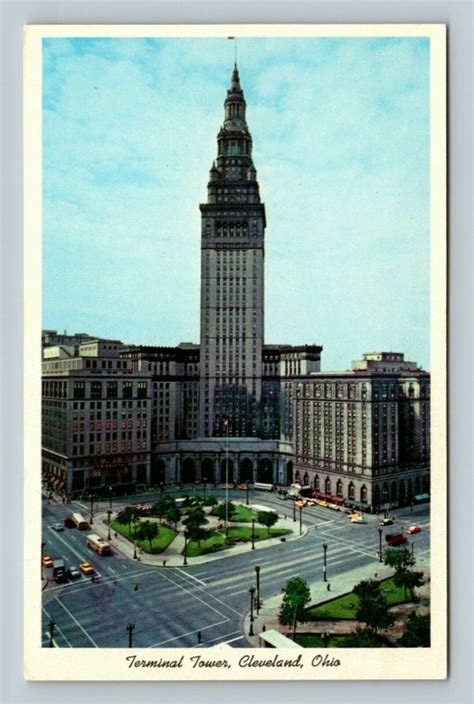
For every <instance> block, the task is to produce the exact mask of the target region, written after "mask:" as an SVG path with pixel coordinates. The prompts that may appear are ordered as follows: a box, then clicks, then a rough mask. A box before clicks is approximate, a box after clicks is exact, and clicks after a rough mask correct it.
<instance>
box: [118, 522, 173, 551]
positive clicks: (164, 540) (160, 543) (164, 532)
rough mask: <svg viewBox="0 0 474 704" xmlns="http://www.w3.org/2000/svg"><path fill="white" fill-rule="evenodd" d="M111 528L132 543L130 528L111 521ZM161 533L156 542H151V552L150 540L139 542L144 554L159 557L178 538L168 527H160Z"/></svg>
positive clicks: (159, 532) (155, 539)
mask: <svg viewBox="0 0 474 704" xmlns="http://www.w3.org/2000/svg"><path fill="white" fill-rule="evenodd" d="M110 527H111V528H112V530H114V531H116V532H117V533H120V535H123V537H124V538H127V540H130V541H131V537H130V529H129V526H124V525H122V523H119V522H118V521H115V520H112V521H110ZM158 528H159V531H158V535H157V536H156V538H154V540H152V541H151V550H150V543H149V542H148V540H137V541H136V543H137V546H138V547H139V548H141V549H142V550H143V552H147V553H151V554H152V555H157V554H159V553H160V552H163V550H166V548H167V547H168V545H169V544H170V543H171V542H172V541H173V540H174V539H175V537H176V531H174V530H172V529H171V528H168V527H167V526H160V525H159V526H158Z"/></svg>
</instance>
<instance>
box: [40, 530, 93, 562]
mask: <svg viewBox="0 0 474 704" xmlns="http://www.w3.org/2000/svg"><path fill="white" fill-rule="evenodd" d="M48 528H49V530H51V531H52V528H51V526H48ZM53 535H55V536H56V538H57V539H58V540H60V541H61V542H62V543H63V545H65V546H66V547H67V549H68V550H70V551H71V552H73V553H74V555H76V557H78V558H79V559H80V561H81V562H84V560H85V558H84V557H83V556H82V555H80V554H79V553H78V552H77V550H75V549H74V548H73V547H72V546H71V545H69V543H68V542H66V540H64V538H63V537H61V536H60V535H59V534H58V533H56V531H53Z"/></svg>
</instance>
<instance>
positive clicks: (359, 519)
mask: <svg viewBox="0 0 474 704" xmlns="http://www.w3.org/2000/svg"><path fill="white" fill-rule="evenodd" d="M351 523H367V518H365V517H364V516H357V518H351Z"/></svg>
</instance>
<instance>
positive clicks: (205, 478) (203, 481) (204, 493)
mask: <svg viewBox="0 0 474 704" xmlns="http://www.w3.org/2000/svg"><path fill="white" fill-rule="evenodd" d="M206 482H207V477H203V478H202V483H203V485H204V491H203V496H204V499H205V498H206V488H207V485H206Z"/></svg>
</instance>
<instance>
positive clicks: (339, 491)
mask: <svg viewBox="0 0 474 704" xmlns="http://www.w3.org/2000/svg"><path fill="white" fill-rule="evenodd" d="M336 496H342V482H341V480H340V479H338V480H337V484H336Z"/></svg>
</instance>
